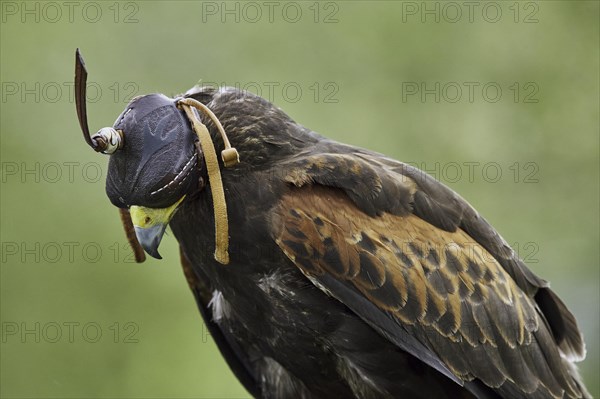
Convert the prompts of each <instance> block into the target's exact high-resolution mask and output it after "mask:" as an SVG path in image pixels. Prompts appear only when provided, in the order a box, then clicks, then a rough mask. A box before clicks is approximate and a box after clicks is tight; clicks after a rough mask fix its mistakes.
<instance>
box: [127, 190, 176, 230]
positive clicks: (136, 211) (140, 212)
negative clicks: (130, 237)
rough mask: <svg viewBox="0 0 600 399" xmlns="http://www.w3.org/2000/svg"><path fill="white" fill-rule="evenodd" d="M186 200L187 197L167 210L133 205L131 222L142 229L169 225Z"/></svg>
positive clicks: (130, 210) (130, 209)
mask: <svg viewBox="0 0 600 399" xmlns="http://www.w3.org/2000/svg"><path fill="white" fill-rule="evenodd" d="M184 198H185V195H184V196H183V197H181V198H180V199H179V201H177V202H176V203H174V204H173V205H171V206H169V207H167V208H146V207H144V206H137V205H132V206H131V208H129V213H130V214H131V221H132V222H133V225H134V226H136V227H142V228H148V227H152V226H156V225H159V224H167V223H169V221H170V220H171V217H173V214H174V213H175V210H176V209H177V207H178V206H179V204H181V202H182V201H183V199H184Z"/></svg>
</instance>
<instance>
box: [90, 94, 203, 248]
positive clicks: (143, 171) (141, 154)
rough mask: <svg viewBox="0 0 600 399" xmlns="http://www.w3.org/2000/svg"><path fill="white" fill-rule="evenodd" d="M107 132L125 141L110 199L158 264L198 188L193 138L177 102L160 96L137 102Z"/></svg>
mask: <svg viewBox="0 0 600 399" xmlns="http://www.w3.org/2000/svg"><path fill="white" fill-rule="evenodd" d="M105 129H107V130H109V131H110V130H111V129H112V131H116V132H119V133H118V134H119V135H120V139H121V143H120V148H118V149H116V150H115V151H114V152H113V153H112V154H111V155H110V161H109V164H108V174H107V178H106V194H107V195H108V198H109V199H110V201H111V202H112V203H113V204H114V205H115V206H117V207H120V208H129V209H130V214H131V219H132V221H133V225H134V227H135V233H136V236H137V239H138V241H139V243H140V244H141V245H142V247H143V248H144V250H145V251H146V252H147V253H148V254H149V255H151V256H153V257H155V258H159V259H160V255H159V253H158V245H159V244H160V241H161V238H162V236H163V233H164V232H165V229H166V226H167V225H168V223H169V221H170V219H171V217H172V216H173V214H174V213H175V211H176V210H177V206H178V205H179V204H181V202H182V201H183V199H184V197H185V196H186V194H190V193H192V192H193V191H195V190H197V189H198V186H199V183H198V182H199V174H200V168H199V163H198V158H199V155H200V156H201V153H200V154H199V153H197V151H199V150H196V148H195V146H194V141H195V134H194V132H193V131H192V128H191V127H190V123H189V121H188V120H187V118H186V116H185V113H184V111H182V110H180V109H178V108H177V106H176V100H174V99H171V98H168V97H166V96H164V95H162V94H149V95H146V96H142V97H138V98H135V99H134V100H133V101H131V102H130V103H129V104H128V105H127V107H126V108H125V110H124V111H123V112H122V113H121V115H120V116H119V117H118V118H117V120H116V122H115V124H114V125H113V127H112V128H105ZM100 132H102V130H101V131H100ZM100 132H99V133H100Z"/></svg>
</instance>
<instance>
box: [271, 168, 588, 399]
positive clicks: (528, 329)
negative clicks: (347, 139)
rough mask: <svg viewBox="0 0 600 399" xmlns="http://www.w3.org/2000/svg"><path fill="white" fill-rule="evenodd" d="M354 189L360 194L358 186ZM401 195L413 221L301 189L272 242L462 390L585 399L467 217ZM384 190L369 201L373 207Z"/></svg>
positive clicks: (400, 212)
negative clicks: (476, 383)
mask: <svg viewBox="0 0 600 399" xmlns="http://www.w3.org/2000/svg"><path fill="white" fill-rule="evenodd" d="M329 161H331V159H329ZM344 162H345V164H346V165H350V166H351V167H352V168H354V170H355V171H360V170H364V168H362V167H357V166H356V165H353V164H351V163H350V161H349V160H348V159H347V158H345V159H344ZM324 163H326V162H325V161H323V163H319V165H321V166H319V167H322V165H323V164H324ZM314 164H315V163H314V162H313V163H312V164H311V165H314ZM319 167H313V169H312V170H313V172H314V171H315V168H316V170H317V171H318V170H320V169H319ZM328 170H330V171H331V170H335V168H333V167H330V168H329V169H328ZM369 173H370V172H369ZM299 175H301V173H299V174H296V175H295V176H296V177H297V176H299ZM309 180H310V181H313V182H316V183H319V181H321V180H326V181H330V180H333V179H331V178H328V179H325V178H324V177H322V176H321V177H319V175H318V173H316V174H315V175H313V176H311V178H310V179H308V180H307V179H306V178H303V180H302V181H309ZM350 180H351V181H353V182H355V183H356V185H355V187H354V189H353V191H352V192H353V193H354V195H356V193H360V192H361V188H360V181H359V179H354V180H352V179H350ZM371 180H373V181H375V182H376V181H379V182H381V181H382V180H381V179H380V180H376V179H374V178H372V179H371ZM383 181H384V182H385V179H384V180H383ZM296 183H297V181H296ZM398 184H399V185H400V186H401V187H400V188H398V189H396V190H395V191H396V192H397V193H404V194H405V195H408V194H409V193H412V194H415V195H414V196H413V197H412V198H414V199H416V201H417V202H419V203H420V204H417V202H412V203H413V205H414V206H415V208H414V210H415V211H414V212H411V211H410V210H411V209H412V208H411V206H410V205H408V204H406V203H405V202H403V201H404V200H403V199H402V198H397V199H395V201H397V202H398V203H401V205H399V204H395V205H394V204H387V202H386V201H391V199H389V198H388V199H386V200H381V198H379V200H381V201H383V202H382V204H383V205H382V206H383V207H384V208H385V209H386V210H387V211H386V212H379V211H377V210H373V209H369V208H368V207H367V208H365V210H364V209H362V208H361V207H360V202H359V203H357V200H356V198H353V194H352V192H351V193H348V192H346V191H344V189H343V187H339V186H336V187H338V188H333V187H325V186H323V185H320V184H312V185H311V184H308V185H307V184H296V185H297V186H300V187H301V188H297V189H293V190H292V191H291V192H290V193H289V194H288V195H285V196H284V197H283V198H282V200H281V202H280V204H279V205H278V206H277V207H276V208H275V209H274V210H273V214H272V229H273V230H272V231H273V238H274V239H275V241H276V242H277V244H278V245H279V246H280V247H281V248H282V250H283V251H284V252H285V253H286V255H287V256H288V257H289V258H290V260H292V261H293V262H294V263H295V264H296V265H297V266H298V267H299V268H300V269H301V270H302V271H303V272H304V274H306V275H307V276H308V277H309V278H310V279H311V281H313V282H315V284H316V285H318V286H320V287H322V288H323V289H324V290H326V292H328V293H329V294H330V295H332V296H334V297H336V298H337V299H339V300H341V301H342V302H344V303H345V304H346V305H347V306H348V307H350V308H351V309H352V310H354V311H355V312H356V313H357V314H358V315H359V316H360V317H362V318H363V319H365V321H367V322H368V323H369V324H371V325H372V326H373V327H374V328H375V329H377V330H378V331H380V332H381V333H382V334H383V335H385V336H388V337H390V339H391V340H392V341H394V342H396V343H397V344H398V345H399V346H400V347H402V349H404V350H406V351H407V352H409V353H411V354H413V355H414V356H416V357H418V358H420V359H421V360H422V361H424V362H425V363H427V364H429V365H430V366H432V367H434V368H437V369H438V370H439V371H441V372H442V373H444V374H446V375H448V376H449V377H450V378H452V377H455V378H453V379H454V380H455V381H457V382H459V383H460V382H469V381H473V380H475V379H478V380H480V381H482V382H483V383H484V384H486V385H488V386H490V387H494V388H499V387H504V389H505V390H504V391H499V392H504V393H506V392H520V393H521V394H520V395H523V394H534V393H536V395H537V394H539V395H542V396H544V395H546V396H547V395H551V396H553V397H557V398H559V397H563V395H567V396H572V397H578V396H580V395H581V392H580V391H579V390H578V387H577V384H576V383H574V382H573V379H572V377H571V376H570V375H569V374H568V371H567V369H566V368H565V367H564V366H563V360H562V359H561V356H560V354H559V351H558V347H557V346H556V345H555V343H554V341H553V336H552V333H551V332H550V331H549V329H548V327H547V324H546V323H545V322H543V320H545V319H543V316H542V315H541V313H540V312H539V309H538V307H537V305H536V303H535V300H534V299H533V298H532V297H531V296H529V295H528V294H527V289H525V290H524V289H522V288H521V287H520V286H519V284H518V283H517V282H516V281H515V278H514V277H513V276H512V275H511V271H508V270H506V269H505V268H504V267H503V266H502V265H501V264H500V262H499V261H498V260H497V258H496V257H495V256H493V255H492V254H491V253H490V252H489V250H488V249H487V248H486V247H485V246H484V245H482V244H480V243H479V242H478V241H476V240H475V239H474V238H473V237H472V236H470V235H469V233H468V232H467V231H465V230H464V229H462V228H460V227H459V226H460V219H461V217H463V216H464V211H460V212H455V211H452V212H450V211H449V210H448V209H449V208H448V206H446V205H442V204H440V203H438V202H437V201H434V200H432V199H431V198H428V197H427V196H426V195H425V194H423V195H420V194H419V192H418V191H417V188H416V187H417V186H418V185H417V184H416V183H415V182H413V183H410V182H408V181H407V180H406V179H404V180H402V181H399V183H398ZM385 185H386V184H380V185H379V186H378V187H375V188H374V189H372V190H371V191H369V192H370V198H371V199H373V198H375V202H377V198H378V197H377V190H378V189H379V187H383V186H385ZM387 185H389V184H387ZM373 193H375V194H373ZM411 201H412V200H411ZM386 204H387V205H386ZM452 209H454V207H452ZM448 212H450V214H451V215H452V216H450V217H449V218H448V217H447V215H448ZM424 215H429V217H423V216H424ZM529 273H530V272H529ZM365 300H366V301H365ZM366 304H371V305H372V306H366ZM367 308H368V309H370V310H369V311H366V309H367ZM373 310H374V311H373ZM390 320H391V321H392V323H390V322H389V321H390ZM449 373H450V375H449Z"/></svg>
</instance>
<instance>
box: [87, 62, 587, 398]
mask: <svg viewBox="0 0 600 399" xmlns="http://www.w3.org/2000/svg"><path fill="white" fill-rule="evenodd" d="M86 78H87V71H86V69H85V65H84V63H83V60H82V58H81V56H80V54H79V52H77V55H76V74H75V90H76V99H77V101H76V103H77V111H78V116H79V122H80V125H81V128H82V130H83V133H84V138H85V139H86V142H87V143H88V144H89V145H90V146H91V147H92V148H94V149H95V150H96V151H99V152H104V153H107V154H110V161H109V169H108V175H107V181H106V192H107V195H108V197H109V199H110V201H111V202H112V203H113V204H114V205H116V206H117V207H118V208H120V212H121V216H122V218H123V223H124V225H125V229H126V231H127V235H128V237H129V239H130V242H131V244H132V246H133V248H134V251H135V254H136V258H137V259H138V260H139V261H142V260H143V259H144V257H145V255H144V251H145V252H146V253H148V254H149V255H151V256H153V257H157V258H160V255H159V253H158V246H159V244H160V241H161V238H162V236H163V233H164V231H165V229H166V227H167V225H168V226H170V228H171V230H172V231H173V234H174V236H175V238H176V239H177V241H178V242H179V247H180V253H181V263H182V265H183V270H184V273H185V276H186V279H187V281H188V284H189V286H190V288H191V290H192V293H193V295H194V297H195V299H196V302H197V304H198V308H199V309H200V313H201V314H202V317H203V319H204V322H205V323H206V325H207V326H208V328H209V331H210V333H211V335H212V337H213V338H214V340H215V342H216V344H217V346H218V348H219V350H220V352H221V354H222V355H223V357H224V358H225V359H226V361H227V363H228V365H229V366H230V368H231V369H232V371H233V372H234V373H235V375H236V376H237V378H238V379H239V380H240V382H241V383H242V384H243V385H244V387H245V388H246V389H247V390H248V392H249V393H250V394H252V395H253V396H254V397H257V398H258V397H260V398H352V397H355V398H401V397H404V398H427V399H429V398H587V397H590V396H589V393H588V392H587V391H586V388H585V386H584V384H583V382H582V380H581V378H580V377H579V375H578V373H577V370H576V367H575V365H574V362H577V361H580V360H582V359H583V358H584V357H585V345H584V342H583V338H582V335H581V333H580V331H579V329H578V327H577V322H576V320H575V318H574V316H573V315H572V313H571V312H570V311H569V310H568V309H567V307H566V306H565V304H564V303H563V302H562V301H561V300H560V299H559V297H558V296H557V295H556V294H555V293H554V292H553V291H552V290H551V289H550V288H549V285H548V283H547V282H546V281H545V280H543V279H541V278H539V277H538V276H536V275H535V274H534V273H533V272H532V271H530V270H529V269H528V268H527V266H526V265H525V264H524V263H523V262H522V260H521V259H519V257H518V255H517V254H516V253H515V251H513V249H512V248H511V247H510V246H509V245H508V244H507V243H506V241H504V239H503V238H502V237H501V236H500V235H499V234H498V233H497V232H496V231H495V230H494V228H493V227H492V226H490V224H489V223H488V222H486V220H485V219H484V218H483V217H482V216H480V215H479V214H478V213H477V212H476V211H475V210H474V209H473V208H472V207H471V206H470V205H469V204H468V203H467V202H466V201H465V200H464V199H463V198H461V197H460V196H459V195H458V194H456V193H455V192H453V191H452V190H451V189H449V188H448V187H446V186H444V185H443V184H442V183H440V182H438V181H436V180H435V179H433V178H432V177H430V176H428V175H427V174H425V173H423V172H421V171H420V170H418V169H416V168H414V167H411V166H409V165H406V164H404V163H402V162H399V161H396V160H394V159H390V158H388V157H386V156H384V155H381V154H378V153H374V152H372V151H368V150H365V149H361V148H357V147H353V146H349V145H345V144H341V143H339V142H336V141H333V140H329V139H327V138H325V137H323V136H321V135H319V134H317V133H315V132H313V131H311V130H310V129H307V128H305V127H303V126H302V125H300V124H298V123H296V122H295V121H293V120H292V119H291V118H290V117H289V116H288V115H286V114H285V113H284V112H283V111H282V110H281V109H279V108H277V107H276V106H274V105H273V104H271V103H270V102H269V101H267V100H265V99H263V98H261V97H259V96H256V95H253V94H251V93H248V92H244V91H240V90H236V89H233V88H220V89H216V88H199V87H196V88H193V89H191V90H190V91H188V92H186V93H185V94H183V95H181V96H178V97H177V98H174V99H173V98H169V97H166V96H164V95H161V94H150V95H146V96H140V97H136V98H134V99H133V100H132V101H131V102H130V103H129V104H128V105H127V107H126V108H125V110H124V111H123V113H122V114H121V115H120V116H119V117H118V118H117V121H116V122H115V124H114V126H113V127H111V128H103V129H101V130H100V131H99V132H98V133H97V134H95V135H94V136H90V133H89V129H88V126H87V115H86V104H85V87H86ZM197 110H199V111H200V113H198V111H197ZM229 140H231V143H230V142H229ZM215 147H216V149H215ZM219 152H221V154H222V155H223V158H222V159H218V157H217V156H216V154H217V153H219ZM142 248H143V250H142Z"/></svg>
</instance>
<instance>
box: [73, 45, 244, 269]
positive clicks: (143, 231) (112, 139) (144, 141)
mask: <svg viewBox="0 0 600 399" xmlns="http://www.w3.org/2000/svg"><path fill="white" fill-rule="evenodd" d="M86 79H87V71H86V69H85V64H84V63H83V59H82V58H81V55H80V54H79V51H77V54H76V70H75V92H76V93H75V94H76V96H75V97H76V105H77V114H78V117H79V123H80V126H81V129H82V131H83V136H84V138H85V140H86V142H87V143H88V144H89V145H90V146H91V147H92V148H93V149H94V150H95V151H97V152H102V153H104V154H108V155H110V160H109V165H108V174H107V178H106V193H107V195H108V198H109V199H110V201H111V202H112V203H113V204H114V205H115V206H117V207H119V208H121V209H123V210H124V212H123V211H122V216H123V221H124V224H125V229H126V231H129V232H130V237H128V238H129V241H130V243H131V244H132V245H133V246H134V250H135V247H136V245H137V246H138V247H139V245H141V246H142V247H143V249H144V250H145V251H146V252H147V253H148V254H149V255H151V256H153V257H155V258H158V259H160V258H161V257H160V255H159V253H158V246H159V244H160V241H161V239H162V236H163V234H164V232H165V229H166V227H167V225H168V223H169V221H170V220H171V218H172V217H173V215H174V213H175V212H176V211H177V208H178V207H179V206H180V205H181V204H182V202H183V201H184V199H185V198H186V196H190V195H191V194H194V193H195V192H198V191H199V190H200V189H202V187H203V184H202V181H203V179H202V178H201V175H202V174H206V171H204V169H209V172H210V168H211V165H213V166H212V168H213V170H214V168H215V167H216V168H217V169H218V163H216V162H213V163H212V164H211V163H209V162H208V160H207V162H206V165H205V164H204V162H202V160H203V159H204V154H203V151H202V149H201V148H202V147H201V146H198V145H196V142H197V138H198V136H197V132H198V130H199V129H200V130H202V129H206V127H205V126H204V125H203V124H202V123H201V122H200V121H199V119H198V115H197V114H196V110H195V109H192V106H196V107H198V106H202V104H200V103H199V102H197V101H196V102H195V103H196V105H194V104H190V103H187V102H189V101H192V102H194V100H190V99H183V98H178V99H173V98H169V97H167V96H165V95H162V94H149V95H145V96H139V97H136V98H134V99H133V100H132V101H131V102H130V103H129V104H127V106H126V107H125V110H124V111H123V112H122V113H121V115H119V117H118V118H117V120H116V122H115V123H114V125H113V126H112V127H106V128H102V129H100V130H99V131H98V133H96V134H95V135H93V136H90V134H89V128H88V124H87V112H86V103H85V91H86ZM186 101H187V102H186ZM201 108H202V107H201ZM205 111H206V112H208V113H210V114H211V115H212V113H211V112H210V110H205ZM212 116H214V115H212ZM196 123H197V124H196ZM192 126H193V128H192ZM219 126H220V124H219ZM220 128H221V130H222V127H220ZM198 134H200V133H198ZM206 134H207V135H208V131H206ZM222 134H223V135H224V132H223V133H222ZM224 140H225V142H226V144H227V145H229V142H228V140H227V138H226V136H224ZM209 141H210V146H211V148H212V151H213V152H214V148H213V147H212V141H211V139H210V138H209ZM201 142H202V140H201ZM203 145H204V144H203ZM222 157H223V162H224V164H225V165H226V166H229V165H234V164H236V163H237V162H238V161H239V159H238V158H237V152H236V150H235V149H233V148H228V149H226V150H224V151H223V152H222ZM213 158H214V157H213ZM215 164H216V166H214V165H215ZM228 164H229V165H228ZM127 210H128V212H127ZM131 224H133V225H131ZM133 231H135V236H133ZM140 253H141V258H142V259H141V260H139V261H142V260H143V252H142V251H141V250H140ZM136 257H137V256H136Z"/></svg>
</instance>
